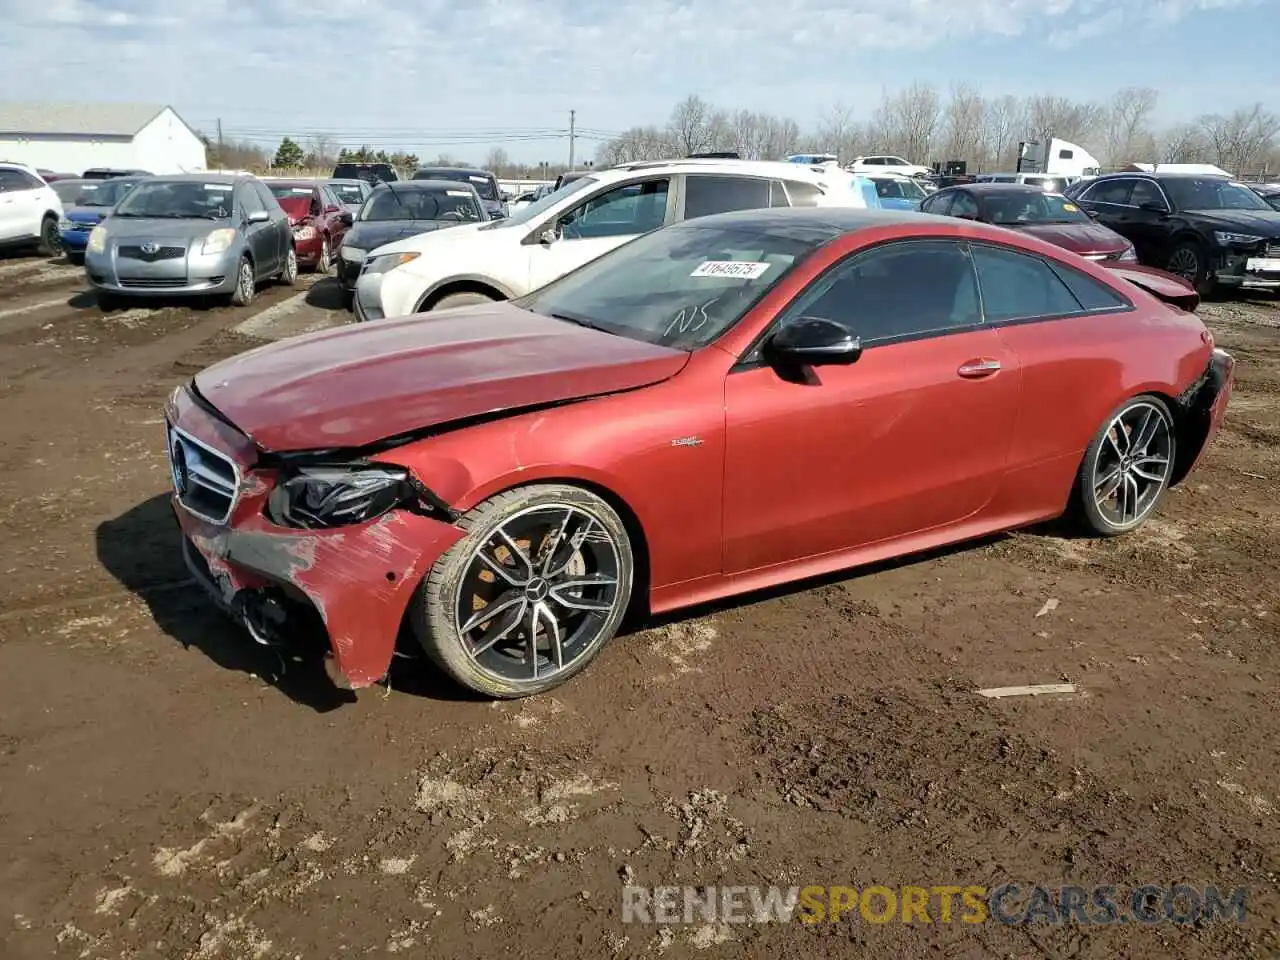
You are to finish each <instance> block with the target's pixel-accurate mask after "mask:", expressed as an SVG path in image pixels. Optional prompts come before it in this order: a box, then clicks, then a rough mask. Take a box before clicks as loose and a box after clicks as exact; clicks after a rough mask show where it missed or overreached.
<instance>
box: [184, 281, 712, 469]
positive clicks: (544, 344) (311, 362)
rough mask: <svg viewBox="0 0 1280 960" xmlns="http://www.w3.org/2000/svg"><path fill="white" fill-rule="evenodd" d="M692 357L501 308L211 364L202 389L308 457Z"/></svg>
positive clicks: (580, 394)
mask: <svg viewBox="0 0 1280 960" xmlns="http://www.w3.org/2000/svg"><path fill="white" fill-rule="evenodd" d="M688 359H689V355H688V354H687V353H685V352H684V351H681V350H673V349H671V348H669V347H661V346H657V345H654V344H650V343H645V342H643V341H640V340H631V339H628V338H626V337H619V336H614V335H613V334H608V333H603V332H601V331H599V330H591V329H588V328H586V327H580V326H577V325H575V324H571V323H567V322H565V321H561V320H553V319H551V318H549V317H544V316H541V315H539V314H535V313H529V312H528V311H526V310H521V309H520V308H519V307H516V306H513V305H512V304H510V303H493V304H483V305H478V306H474V307H459V308H457V309H454V310H442V311H439V312H436V313H431V314H429V315H421V314H420V315H417V316H410V317H403V318H397V319H394V320H379V321H377V322H376V323H362V324H356V325H353V326H349V327H339V328H337V329H334V330H325V331H321V332H319V333H313V334H306V335H303V336H299V337H292V338H290V339H287V340H282V341H279V342H277V343H274V344H270V345H268V346H265V347H260V348H258V349H257V350H252V351H250V352H248V353H245V354H241V355H240V356H238V357H232V358H231V359H229V360H224V361H223V362H221V363H218V364H215V365H214V366H212V367H209V368H208V369H207V370H205V371H203V372H202V373H200V374H198V375H197V376H196V378H195V386H196V389H197V390H198V391H199V392H200V394H201V395H202V396H203V397H204V399H205V400H207V401H208V402H209V403H211V404H212V405H213V406H214V407H216V408H217V409H218V410H219V411H220V412H221V413H222V414H223V415H224V416H225V417H226V418H227V419H228V420H230V421H231V422H232V423H234V424H235V425H236V426H237V427H238V428H239V429H240V430H242V431H244V433H246V434H247V435H248V436H249V437H250V438H252V439H253V441H254V442H255V443H257V444H258V446H260V447H262V448H263V449H264V450H270V451H297V450H315V449H330V448H342V447H363V446H366V445H369V444H373V443H376V442H378V441H379V440H384V439H386V438H388V437H396V436H400V435H403V434H407V433H411V432H413V431H417V430H422V429H424V428H425V429H429V428H431V427H434V426H439V425H444V424H448V423H450V422H454V421H458V420H463V419H466V418H470V417H477V416H483V415H486V414H493V413H501V412H504V411H512V412H514V411H518V410H520V409H523V408H528V407H535V406H542V405H544V404H554V403H560V402H564V401H569V400H578V399H584V398H587V397H593V396H600V395H603V394H608V393H617V392H620V391H623V390H634V389H636V388H638V387H644V386H648V385H650V384H654V383H658V382H660V381H662V380H665V379H667V378H668V377H671V376H674V375H675V374H676V373H677V372H679V370H680V369H681V368H682V367H683V366H684V365H685V363H686V362H688Z"/></svg>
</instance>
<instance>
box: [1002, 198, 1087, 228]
mask: <svg viewBox="0 0 1280 960" xmlns="http://www.w3.org/2000/svg"><path fill="white" fill-rule="evenodd" d="M982 203H983V206H985V207H986V211H987V216H986V218H985V219H986V220H987V221H988V222H990V223H995V224H1002V225H1009V224H1018V225H1026V224H1028V223H1090V222H1092V221H1091V220H1090V219H1089V216H1088V214H1086V213H1085V212H1084V211H1083V210H1081V209H1080V208H1079V207H1077V206H1076V205H1075V204H1074V203H1072V202H1071V201H1070V200H1068V199H1067V198H1066V197H1064V196H1062V195H1061V194H1057V193H1039V192H1036V193H1032V192H1026V193H997V194H995V195H992V196H987V197H984V198H983V201H982Z"/></svg>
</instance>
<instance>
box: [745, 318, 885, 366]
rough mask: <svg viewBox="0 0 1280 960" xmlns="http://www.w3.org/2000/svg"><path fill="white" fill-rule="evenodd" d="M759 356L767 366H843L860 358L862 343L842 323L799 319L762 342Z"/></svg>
mask: <svg viewBox="0 0 1280 960" xmlns="http://www.w3.org/2000/svg"><path fill="white" fill-rule="evenodd" d="M762 354H763V356H764V359H765V360H766V361H767V362H768V363H769V364H771V365H779V366H789V367H796V366H805V367H807V366H813V367H816V366H832V365H841V366H844V365H848V364H850V363H856V362H857V360H858V358H859V357H861V356H862V341H861V340H859V339H858V338H857V337H856V336H855V335H854V333H853V331H852V330H850V329H849V328H848V327H846V326H845V325H844V324H842V323H837V322H836V321H834V320H828V319H826V318H825V317H799V318H797V319H795V320H792V321H790V322H789V323H786V324H784V325H783V326H782V328H781V329H779V330H778V332H777V333H775V334H774V335H773V336H772V337H770V338H769V339H768V340H766V341H765V343H764V348H763V350H762Z"/></svg>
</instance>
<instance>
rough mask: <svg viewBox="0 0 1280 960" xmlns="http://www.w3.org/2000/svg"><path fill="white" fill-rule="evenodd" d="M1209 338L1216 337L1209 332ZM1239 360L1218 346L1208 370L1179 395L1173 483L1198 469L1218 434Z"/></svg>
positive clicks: (1180, 480) (1211, 357)
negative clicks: (1201, 459) (1176, 448)
mask: <svg viewBox="0 0 1280 960" xmlns="http://www.w3.org/2000/svg"><path fill="white" fill-rule="evenodd" d="M1206 337H1207V338H1208V340H1209V342H1210V343H1212V337H1211V336H1208V335H1207V334H1206ZM1235 368H1236V361H1235V358H1234V357H1232V356H1231V354H1229V353H1227V351H1225V350H1222V349H1219V348H1214V350H1213V353H1212V354H1211V355H1210V358H1209V363H1208V365H1207V366H1206V367H1205V369H1204V372H1203V373H1202V374H1201V375H1200V376H1199V377H1198V378H1197V379H1196V381H1195V383H1193V384H1191V386H1189V387H1188V388H1187V389H1186V390H1184V391H1183V392H1182V393H1181V394H1180V395H1179V396H1178V397H1176V398H1175V400H1176V404H1177V411H1176V412H1177V421H1178V452H1177V462H1176V463H1175V465H1174V471H1173V474H1172V475H1171V477H1170V478H1169V483H1170V485H1173V484H1176V483H1181V482H1182V481H1183V480H1185V479H1186V477H1187V475H1188V474H1189V473H1191V471H1192V470H1193V469H1195V466H1196V464H1198V463H1199V462H1200V458H1201V457H1202V456H1204V452H1205V451H1206V450H1207V449H1208V448H1209V444H1210V442H1211V441H1212V440H1213V438H1214V437H1215V436H1217V433H1218V430H1219V429H1220V428H1221V427H1222V421H1223V418H1224V417H1225V416H1226V413H1227V404H1228V403H1229V402H1230V400H1231V388H1232V386H1233V385H1234V383H1235Z"/></svg>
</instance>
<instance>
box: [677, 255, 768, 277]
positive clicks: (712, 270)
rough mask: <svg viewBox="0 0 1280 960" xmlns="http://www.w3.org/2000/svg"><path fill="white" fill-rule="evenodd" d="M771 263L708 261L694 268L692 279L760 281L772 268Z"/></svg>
mask: <svg viewBox="0 0 1280 960" xmlns="http://www.w3.org/2000/svg"><path fill="white" fill-rule="evenodd" d="M771 266H772V264H769V263H752V262H750V261H745V260H707V261H705V262H704V263H700V264H698V266H697V267H696V268H694V271H693V273H691V274H689V276H691V277H731V278H733V279H735V280H759V279H760V278H761V277H763V276H764V274H765V271H766V270H768V269H769V267H771Z"/></svg>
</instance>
